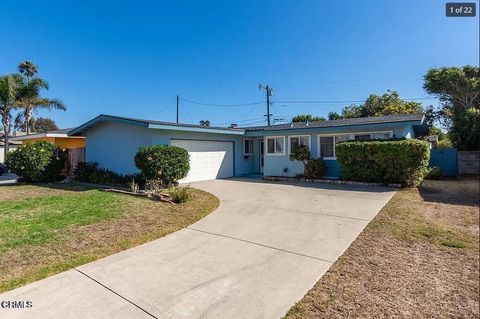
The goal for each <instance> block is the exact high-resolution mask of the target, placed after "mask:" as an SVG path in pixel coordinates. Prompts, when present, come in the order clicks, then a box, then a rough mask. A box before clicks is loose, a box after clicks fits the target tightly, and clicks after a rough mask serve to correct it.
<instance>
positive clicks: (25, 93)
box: [17, 67, 67, 134]
mask: <svg viewBox="0 0 480 319" xmlns="http://www.w3.org/2000/svg"><path fill="white" fill-rule="evenodd" d="M19 68H20V67H19ZM28 74H32V72H30V73H25V77H26V80H24V81H22V82H23V83H22V87H21V88H20V91H19V96H18V99H17V105H18V106H20V107H21V108H22V109H23V111H22V115H23V118H24V119H25V124H26V125H25V126H26V132H27V134H30V125H29V124H30V122H31V119H32V115H33V112H34V111H36V110H38V109H40V108H43V109H48V110H51V109H57V110H62V111H65V110H66V109H67V108H66V107H65V105H64V104H63V102H62V101H61V100H59V99H49V98H44V97H42V96H41V95H40V91H41V90H42V89H44V90H48V83H47V81H45V80H43V79H41V78H39V77H35V78H33V79H31V78H30V77H29V75H28Z"/></svg>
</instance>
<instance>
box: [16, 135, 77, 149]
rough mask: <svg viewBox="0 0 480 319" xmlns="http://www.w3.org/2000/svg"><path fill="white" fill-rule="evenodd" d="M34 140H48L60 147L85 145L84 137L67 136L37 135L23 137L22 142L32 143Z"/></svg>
mask: <svg viewBox="0 0 480 319" xmlns="http://www.w3.org/2000/svg"><path fill="white" fill-rule="evenodd" d="M36 141H48V142H51V143H53V144H55V145H58V147H60V148H62V149H63V148H78V147H85V138H68V137H37V138H30V139H25V140H23V141H22V143H25V144H26V143H32V142H36Z"/></svg>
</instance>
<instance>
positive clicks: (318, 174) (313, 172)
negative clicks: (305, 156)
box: [305, 158, 326, 179]
mask: <svg viewBox="0 0 480 319" xmlns="http://www.w3.org/2000/svg"><path fill="white" fill-rule="evenodd" d="M325 171H326V167H325V162H324V161H323V160H322V159H321V158H316V159H313V158H312V159H310V160H309V161H308V162H307V164H305V177H306V178H310V179H320V178H322V176H324V175H325Z"/></svg>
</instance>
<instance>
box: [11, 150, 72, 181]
mask: <svg viewBox="0 0 480 319" xmlns="http://www.w3.org/2000/svg"><path fill="white" fill-rule="evenodd" d="M66 160H67V157H66V154H65V152H64V151H62V150H61V149H60V148H59V147H58V146H56V145H54V144H52V143H50V142H46V141H38V142H35V143H28V144H25V145H22V146H21V147H19V148H17V149H16V150H14V151H12V152H9V153H7V157H6V160H5V164H6V165H7V167H8V168H9V169H10V171H11V172H13V173H15V174H17V175H18V176H21V177H22V179H23V180H24V181H26V182H53V181H57V180H59V179H60V178H61V173H62V171H63V170H64V169H65V162H66Z"/></svg>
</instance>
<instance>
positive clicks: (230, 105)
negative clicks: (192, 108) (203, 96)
mask: <svg viewBox="0 0 480 319" xmlns="http://www.w3.org/2000/svg"><path fill="white" fill-rule="evenodd" d="M180 100H182V101H184V102H187V103H192V104H199V105H204V106H221V107H233V106H248V105H258V104H263V103H265V102H251V103H238V104H213V103H204V102H198V101H192V100H187V99H180Z"/></svg>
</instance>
